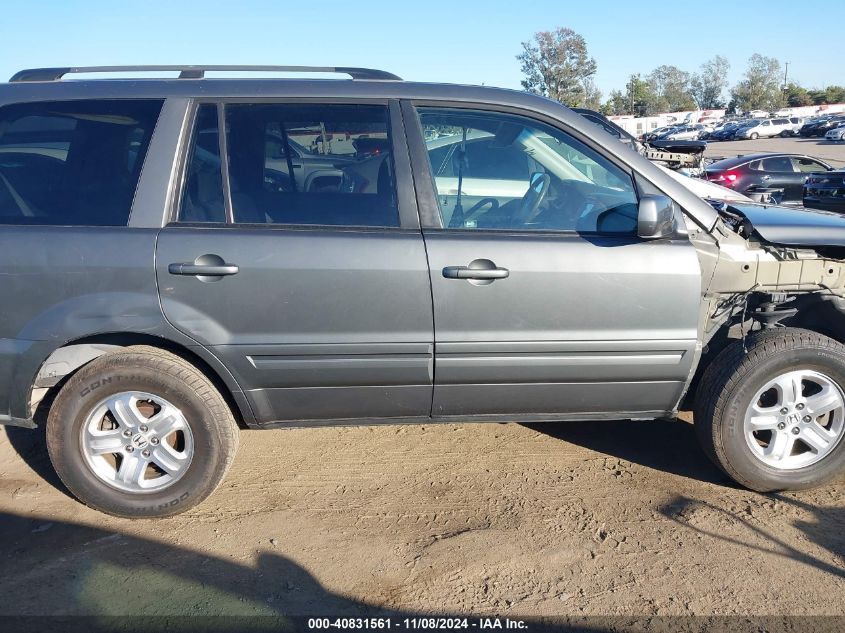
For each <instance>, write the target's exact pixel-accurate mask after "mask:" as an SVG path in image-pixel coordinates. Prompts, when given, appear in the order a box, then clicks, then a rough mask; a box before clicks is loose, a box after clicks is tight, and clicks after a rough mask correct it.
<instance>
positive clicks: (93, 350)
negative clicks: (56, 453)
mask: <svg viewBox="0 0 845 633" xmlns="http://www.w3.org/2000/svg"><path fill="white" fill-rule="evenodd" d="M133 345H146V346H149V347H155V348H157V349H162V350H165V351H168V352H170V353H172V354H175V355H176V356H179V357H180V358H182V359H183V360H185V361H187V362H189V363H190V364H191V365H193V366H194V367H196V368H197V369H198V370H199V371H200V372H201V373H202V374H203V375H204V376H205V377H206V378H208V379H209V380H210V381H211V383H212V384H213V385H214V387H215V388H216V389H217V390H218V391H219V392H220V394H221V395H222V396H223V399H224V400H225V401H226V404H227V405H228V406H229V408H230V409H231V411H232V415H234V416H235V420H236V422H237V423H238V426H240V427H248V426H252V425H253V424H254V423H255V418H254V416H253V413H252V409H251V407H250V405H249V402H248V401H247V400H246V397H245V396H244V394H243V392H242V390H241V388H240V386H239V385H238V383H237V381H236V380H235V378H234V376H232V374H231V373H230V372H229V371H228V370H227V369H226V367H225V365H223V363H221V361H220V360H219V359H218V358H217V357H216V356H214V355H213V354H211V353H210V352H209V351H208V350H206V349H205V348H203V347H201V346H198V345H197V346H190V347H189V346H187V345H184V344H182V343H178V342H176V341H173V340H170V339H167V338H164V337H160V336H155V335H151V334H143V333H135V332H112V333H101V334H94V335H89V336H84V337H81V338H77V339H74V340H71V341H67V342H66V343H64V344H63V345H62V346H61V347H58V348H56V349H55V350H53V351H52V352H51V353H50V355H49V356H48V357H47V358H46V359H45V360H44V362H43V363H41V365H40V367H39V368H38V372H37V373H36V374H35V377H34V378H33V379H32V381H31V387H30V391H29V399H28V406H29V414H30V416H31V417H32V418H34V419H35V420H36V422H39V418H41V417H42V416H41V415H40V413H41V412H42V411H43V412H44V413H46V410H48V409H49V406H50V403H51V402H52V399H53V398H54V397H55V395H56V394H57V393H58V391H59V390H60V389H61V387H62V386H63V385H64V383H65V382H66V381H67V380H68V379H69V378H70V377H71V376H72V375H73V374H74V373H76V372H77V371H78V370H79V369H80V368H82V367H83V366H85V365H87V364H88V363H90V362H91V361H92V360H94V359H96V358H99V357H100V356H103V355H104V354H108V353H110V352H113V351H116V350H118V349H124V348H126V347H131V346H133Z"/></svg>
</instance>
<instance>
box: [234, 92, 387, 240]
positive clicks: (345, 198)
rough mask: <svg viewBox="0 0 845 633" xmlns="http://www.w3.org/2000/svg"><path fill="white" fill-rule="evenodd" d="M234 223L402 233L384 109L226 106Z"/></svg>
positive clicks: (315, 105)
mask: <svg viewBox="0 0 845 633" xmlns="http://www.w3.org/2000/svg"><path fill="white" fill-rule="evenodd" d="M225 112H226V127H227V130H226V146H227V150H228V173H229V189H230V191H231V204H232V215H233V220H234V222H235V223H248V224H282V225H284V224H295V225H318V226H375V227H398V226H399V213H398V208H397V202H396V188H395V184H394V176H393V159H392V151H391V149H392V145H391V142H392V141H391V136H390V130H389V126H388V111H387V107H386V106H381V105H336V104H277V103H262V104H227V105H226V106H225Z"/></svg>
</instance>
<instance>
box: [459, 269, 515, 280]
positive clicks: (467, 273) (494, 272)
mask: <svg viewBox="0 0 845 633" xmlns="http://www.w3.org/2000/svg"><path fill="white" fill-rule="evenodd" d="M510 274H511V271H509V270H508V269H507V268H489V269H472V268H469V267H468V266H446V268H444V269H443V276H444V277H445V278H446V279H504V278H505V277H507V276H508V275H510Z"/></svg>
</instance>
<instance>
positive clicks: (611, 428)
mask: <svg viewBox="0 0 845 633" xmlns="http://www.w3.org/2000/svg"><path fill="white" fill-rule="evenodd" d="M526 426H528V427H530V428H532V429H534V430H535V431H537V432H539V433H544V434H546V435H548V436H550V437H553V438H555V439H559V440H563V441H566V442H570V443H572V444H577V445H578V446H583V447H584V448H589V449H591V450H594V451H597V452H599V453H604V454H605V455H610V456H613V457H617V458H619V459H622V460H625V461H628V462H631V463H634V464H639V465H641V466H646V467H648V468H653V469H655V470H660V471H663V472H667V473H672V474H675V475H680V476H682V477H688V478H690V479H695V480H698V481H703V482H708V483H713V484H718V485H721V486H727V487H731V488H735V487H736V484H734V483H733V481H732V480H731V479H729V478H728V477H727V476H726V475H724V474H723V473H722V472H721V471H720V470H719V469H718V468H716V467H715V466H714V465H713V464H712V463H711V462H710V460H709V459H707V456H706V455H705V454H704V453H703V452H702V450H701V449H700V448H699V446H698V441H697V439H696V437H695V432H694V430H693V426H692V424H689V423H687V422H684V421H682V420H677V419H675V420H668V419H661V420H594V421H590V422H543V423H537V424H528V425H526Z"/></svg>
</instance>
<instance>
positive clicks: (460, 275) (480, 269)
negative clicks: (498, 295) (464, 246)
mask: <svg viewBox="0 0 845 633" xmlns="http://www.w3.org/2000/svg"><path fill="white" fill-rule="evenodd" d="M510 274H511V272H510V271H509V270H508V269H507V268H499V267H498V266H496V264H494V263H493V262H491V261H490V260H489V259H474V260H473V261H471V262H470V263H469V265H468V266H446V267H445V268H444V269H443V276H444V277H445V278H446V279H466V280H467V281H469V283H471V284H473V285H475V286H486V285H488V284H492V283H493V282H494V281H496V280H497V279H505V278H506V277H508V276H509V275H510Z"/></svg>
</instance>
